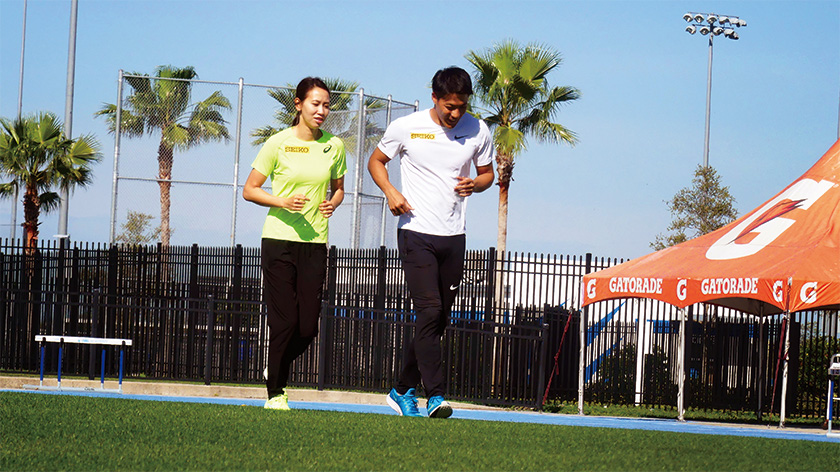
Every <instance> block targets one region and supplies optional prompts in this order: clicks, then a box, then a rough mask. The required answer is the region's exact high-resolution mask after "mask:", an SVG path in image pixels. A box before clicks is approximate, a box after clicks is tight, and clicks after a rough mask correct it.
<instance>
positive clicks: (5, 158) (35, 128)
mask: <svg viewBox="0 0 840 472" xmlns="http://www.w3.org/2000/svg"><path fill="white" fill-rule="evenodd" d="M0 127H2V129H0V175H2V178H3V179H4V180H6V179H9V181H7V182H3V183H0V197H2V198H8V197H11V198H14V195H15V193H16V192H17V191H19V190H20V189H21V188H22V189H23V215H24V223H23V228H24V236H25V239H24V240H25V246H24V247H25V248H26V251H27V252H28V253H32V252H34V251H35V249H36V248H37V246H38V226H39V225H40V223H39V222H38V219H39V217H40V214H41V211H44V212H45V213H46V212H49V211H50V210H53V209H55V208H57V207H58V205H59V203H60V202H61V198H60V197H59V195H58V193H56V192H54V191H53V189H56V188H60V189H62V190H67V191H68V192H69V191H70V190H72V189H73V188H74V187H76V186H81V187H85V186H87V185H88V184H89V183H91V181H92V175H91V169H90V166H91V165H92V164H93V163H95V162H97V161H99V159H100V157H101V154H100V152H99V144H98V143H97V142H96V140H95V139H94V138H93V137H92V136H90V135H86V136H82V137H80V138H78V139H70V138H67V137H65V136H64V133H63V130H62V129H63V128H62V124H61V122H60V121H59V120H58V118H57V117H56V116H55V115H54V114H52V113H40V114H38V115H34V116H23V117H19V118H17V119H15V120H7V119H2V118H0Z"/></svg>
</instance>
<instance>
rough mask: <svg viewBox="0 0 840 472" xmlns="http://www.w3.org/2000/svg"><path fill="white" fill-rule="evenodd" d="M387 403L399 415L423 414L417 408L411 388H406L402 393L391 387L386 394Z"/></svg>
mask: <svg viewBox="0 0 840 472" xmlns="http://www.w3.org/2000/svg"><path fill="white" fill-rule="evenodd" d="M388 405H389V406H390V407H391V408H393V409H394V411H396V412H397V413H399V414H400V416H423V415H421V414H420V410H418V409H417V396H415V395H414V389H413V388H410V389H408V391H407V392H405V394H404V395H400V394H398V393H397V389H395V388H392V389H391V393H389V394H388Z"/></svg>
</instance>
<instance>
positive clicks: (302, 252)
mask: <svg viewBox="0 0 840 472" xmlns="http://www.w3.org/2000/svg"><path fill="white" fill-rule="evenodd" d="M262 271H263V282H264V284H265V285H264V288H265V290H264V292H263V293H264V297H265V302H266V305H267V309H268V327H269V331H268V379H267V380H266V387H267V389H268V398H271V397H273V396H275V395H280V394H281V393H283V389H284V388H286V383H287V382H288V380H289V370H290V368H291V365H292V362H294V360H295V359H297V358H298V356H300V355H301V354H303V352H304V351H306V348H307V347H309V344H310V343H312V340H313V339H314V338H315V335H317V334H318V319H319V315H320V313H321V295H322V292H323V286H324V278H325V277H326V275H327V246H326V245H325V244H317V243H301V242H294V241H283V240H278V239H268V238H264V239H263V240H262Z"/></svg>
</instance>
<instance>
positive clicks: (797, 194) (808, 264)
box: [582, 140, 840, 424]
mask: <svg viewBox="0 0 840 472" xmlns="http://www.w3.org/2000/svg"><path fill="white" fill-rule="evenodd" d="M839 184H840V140H838V141H837V142H835V143H834V145H833V146H832V147H831V148H830V149H829V150H828V151H827V152H826V153H825V154H824V155H823V156H822V158H821V159H820V160H819V161H817V163H816V164H814V166H813V167H811V168H810V169H809V170H808V171H807V172H805V174H803V175H802V176H801V177H800V178H799V179H797V180H796V181H794V182H793V183H792V184H790V185H789V186H787V187H786V188H785V189H784V190H782V191H781V192H779V193H778V194H776V196H774V197H773V198H772V199H770V200H768V201H767V202H766V203H764V204H763V205H761V206H760V207H758V208H756V209H755V210H753V211H751V212H749V213H747V214H746V215H745V216H743V217H741V218H739V219H738V220H736V221H734V222H732V223H730V224H728V225H726V226H724V227H723V228H720V229H718V230H717V231H714V232H712V233H708V234H705V235H703V236H700V237H698V238H695V239H692V240H691V241H686V242H684V243H682V244H679V245H676V246H672V247H670V248H666V249H663V250H661V251H658V252H655V253H653V254H649V255H647V256H643V257H640V258H637V259H633V260H630V261H628V262H625V263H623V264H620V265H617V266H614V267H610V268H608V269H604V270H601V271H598V272H595V273H592V274H588V275H586V276H584V278H583V287H582V289H583V305H584V306H586V305H588V304H591V303H595V302H599V301H603V300H610V299H616V298H634V297H640V298H650V299H655V300H660V301H663V302H666V303H669V304H671V305H674V306H676V307H678V308H681V309H682V308H685V307H687V306H689V305H692V304H695V303H701V302H708V303H714V304H717V305H721V306H726V307H731V308H735V309H738V310H741V311H744V312H747V313H752V314H756V315H759V316H761V315H770V314H777V313H785V314H789V313H794V312H797V311H803V310H813V309H818V308H819V309H825V308H837V307H840V185H839ZM684 320H685V319H684V313H683V323H684ZM788 325H789V323H788ZM683 328H684V326H683ZM789 328H790V327H789V326H788V329H789ZM681 335H682V336H684V329H681ZM681 346H684V341H683V343H682V344H681ZM682 354H683V353H682V352H681V355H682ZM681 362H682V359H680V365H682V363H681ZM680 371H681V372H682V370H680ZM680 377H682V376H680ZM783 378H784V384H783V386H782V397H783V398H782V402H781V405H782V407H781V408H782V410H781V421H782V424H784V415H785V407H784V405H785V398H784V397H785V395H786V390H787V389H786V386H787V343H786V349H785V369H784V377H783ZM682 380H683V379H682V378H680V382H679V384H680V395H679V398H678V405H677V407H678V409H679V411H680V418H681V419H682V413H683V405H682V398H683V395H682V385H683V382H682Z"/></svg>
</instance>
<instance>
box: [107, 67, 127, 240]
mask: <svg viewBox="0 0 840 472" xmlns="http://www.w3.org/2000/svg"><path fill="white" fill-rule="evenodd" d="M123 82H124V79H123V70H122V69H120V73H119V78H118V79H117V116H116V120H115V123H114V174H113V177H112V181H111V237H110V239H109V240H108V241H109V242H110V243H111V244H114V241H116V232H117V183H118V182H119V179H120V174H119V164H120V133H121V131H122V130H121V126H120V125H121V124H122V100H123Z"/></svg>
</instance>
